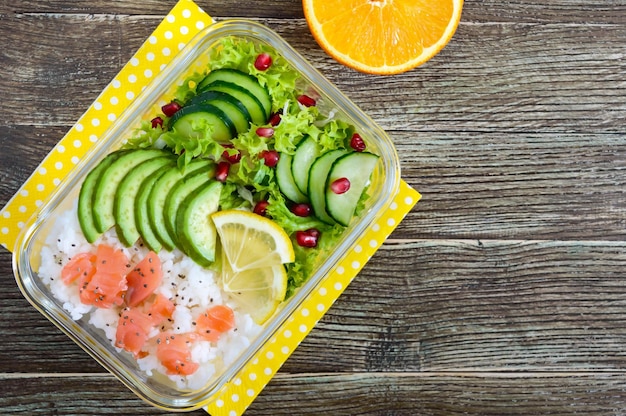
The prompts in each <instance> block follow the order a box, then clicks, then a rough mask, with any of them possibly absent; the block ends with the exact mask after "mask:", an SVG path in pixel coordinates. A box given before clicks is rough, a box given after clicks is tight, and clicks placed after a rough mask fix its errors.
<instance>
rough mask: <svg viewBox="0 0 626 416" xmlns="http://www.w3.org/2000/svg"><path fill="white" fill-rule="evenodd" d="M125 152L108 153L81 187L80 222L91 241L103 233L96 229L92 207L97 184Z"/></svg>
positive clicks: (79, 195) (79, 199)
mask: <svg viewBox="0 0 626 416" xmlns="http://www.w3.org/2000/svg"><path fill="white" fill-rule="evenodd" d="M124 153H126V151H123V150H118V151H116V152H113V153H110V154H108V155H107V156H106V157H105V158H104V159H102V160H101V161H100V162H99V163H98V164H97V165H96V167H95V168H93V169H92V170H91V171H90V172H89V173H88V174H87V177H86V178H85V180H84V181H83V184H82V185H81V187H80V192H79V194H78V222H79V224H80V228H81V230H82V231H83V235H84V236H85V238H86V239H87V241H88V242H90V243H93V242H95V241H96V240H97V239H98V237H100V235H101V234H102V233H101V232H99V231H98V230H97V229H96V224H95V223H94V217H93V209H92V208H93V205H92V199H93V194H94V193H95V189H96V184H97V182H98V179H99V178H100V175H101V174H102V172H103V171H104V170H105V169H106V168H107V167H109V166H110V165H111V164H112V163H113V162H114V161H115V160H116V159H117V158H118V157H120V156H121V155H123V154H124Z"/></svg>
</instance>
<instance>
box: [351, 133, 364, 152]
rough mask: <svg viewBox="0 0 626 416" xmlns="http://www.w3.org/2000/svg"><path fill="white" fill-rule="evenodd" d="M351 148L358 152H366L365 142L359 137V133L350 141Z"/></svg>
mask: <svg viewBox="0 0 626 416" xmlns="http://www.w3.org/2000/svg"><path fill="white" fill-rule="evenodd" d="M350 147H351V148H353V149H354V150H356V151H357V152H362V151H363V150H365V142H364V141H363V138H362V137H361V136H360V135H359V133H354V134H353V135H352V138H351V139H350Z"/></svg>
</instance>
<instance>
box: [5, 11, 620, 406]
mask: <svg viewBox="0 0 626 416" xmlns="http://www.w3.org/2000/svg"><path fill="white" fill-rule="evenodd" d="M174 3H175V1H174V0H167V1H163V0H158V1H157V0H142V1H130V0H129V1H123V2H122V1H98V0H90V1H85V0H78V1H70V0H66V1H64V0H52V1H47V2H39V1H30V0H23V1H12V2H9V1H4V2H2V4H0V39H2V43H3V46H2V49H1V50H0V97H1V99H2V105H1V106H0V109H1V111H2V117H1V121H0V123H1V126H2V132H1V133H0V149H1V151H0V205H4V204H5V203H6V202H7V201H8V200H9V198H10V197H11V196H12V195H13V194H14V193H15V192H16V191H17V190H18V188H19V186H20V185H21V184H22V183H23V182H24V181H25V180H26V178H27V177H28V176H29V175H30V173H31V172H32V171H33V170H34V169H35V167H36V166H37V165H38V164H39V162H40V161H41V160H42V159H43V157H44V156H45V155H46V154H47V153H48V152H49V151H50V149H52V147H53V146H54V145H55V143H56V142H57V141H58V140H59V139H60V138H61V137H62V136H63V135H64V134H65V133H66V131H67V130H68V129H69V128H70V126H71V125H72V124H73V123H74V122H75V121H76V120H77V119H78V117H79V116H80V115H81V114H82V112H83V111H84V110H85V109H86V108H87V106H88V105H89V104H90V103H91V102H92V101H93V100H94V99H95V97H96V96H97V95H98V94H99V92H100V91H101V90H102V88H104V87H105V86H106V85H107V83H108V82H109V81H110V80H111V79H112V77H113V76H114V75H115V74H116V73H117V72H118V71H119V69H120V68H121V66H122V65H123V64H124V63H125V62H126V61H127V60H128V59H129V58H130V57H131V55H132V54H133V52H134V51H135V50H136V49H137V48H138V47H139V46H140V44H141V43H142V42H143V40H144V39H145V38H146V37H147V36H148V35H149V34H150V33H151V31H152V30H153V29H154V28H155V27H156V25H157V24H158V23H159V21H160V20H161V19H162V18H163V17H164V15H165V14H166V13H167V12H168V11H169V9H170V8H171V7H172V6H173V5H174ZM241 3H242V2H239V1H224V0H221V1H220V0H215V1H199V4H200V5H201V6H202V7H203V8H204V9H205V10H206V11H207V12H209V13H210V14H211V15H213V16H215V17H218V18H227V17H245V18H249V19H252V20H256V21H260V22H262V23H265V24H267V25H268V26H270V27H271V28H273V29H275V30H277V31H278V32H279V33H280V34H281V35H283V36H284V37H285V38H286V39H287V40H288V41H289V42H291V43H292V44H293V45H294V46H295V47H296V48H297V49H299V50H300V51H301V52H302V53H303V54H304V55H305V56H306V57H307V58H309V59H310V60H311V62H312V63H313V65H314V66H315V67H317V68H318V69H319V70H320V71H321V72H322V73H324V74H325V75H326V76H327V77H328V78H329V79H330V80H331V81H333V82H334V83H335V84H337V85H338V86H339V88H340V89H342V90H343V91H345V92H346V94H347V95H348V96H349V97H350V98H352V99H353V100H354V101H355V102H356V103H357V104H358V105H360V106H361V107H362V108H363V109H364V110H365V112H367V113H368V114H370V115H371V116H372V117H373V118H374V119H375V120H376V121H377V122H378V123H380V124H381V125H382V127H383V128H385V129H386V130H387V131H388V132H389V133H390V134H391V135H392V137H393V139H394V141H395V143H396V146H397V149H398V152H399V155H400V160H401V165H402V175H403V177H404V179H405V180H406V181H407V182H408V183H409V184H411V185H413V186H414V187H416V188H417V189H419V190H420V191H421V192H422V193H423V196H424V197H423V200H422V202H420V203H419V204H418V205H417V206H416V208H415V209H414V210H413V211H412V212H411V213H410V214H409V215H408V217H407V218H406V220H405V221H404V222H403V223H402V224H401V225H400V226H399V227H398V229H397V230H396V231H395V232H394V233H393V235H392V236H391V238H390V239H389V240H388V241H387V243H385V244H384V246H383V247H382V249H381V250H380V251H379V252H378V253H377V254H376V255H375V256H374V258H373V259H372V260H371V262H370V263H369V264H368V265H367V266H366V267H365V269H364V270H363V272H362V273H361V274H360V275H359V276H358V277H357V279H356V280H355V281H354V282H353V284H352V285H351V286H350V287H349V288H348V289H347V290H346V292H345V293H344V295H343V296H342V297H341V298H340V299H339V301H338V302H337V303H336V304H335V305H334V306H333V307H332V308H331V310H330V312H329V313H328V314H327V315H326V316H325V317H324V319H323V320H322V321H321V322H320V323H319V325H318V326H317V327H316V328H315V329H314V330H313V331H312V333H311V334H310V336H309V337H308V338H307V339H306V340H305V341H304V342H303V343H302V344H301V346H300V347H299V348H298V349H297V350H296V352H295V353H294V354H293V355H292V357H291V358H290V359H289V360H288V361H287V362H286V364H285V365H284V366H283V368H282V369H281V371H280V372H279V373H278V375H277V376H276V377H275V379H274V380H273V381H272V382H271V383H270V384H269V385H268V386H267V388H266V389H265V390H264V391H263V393H262V394H261V395H260V397H259V398H258V399H257V400H256V401H255V402H254V403H253V405H252V406H251V407H250V409H249V412H248V414H250V415H257V414H258V415H261V414H264V415H278V414H285V415H294V414H298V415H299V414H315V415H318V414H332V415H335V414H350V415H351V414H380V415H382V414H386V415H411V414H428V415H450V414H490V415H503V414H550V415H556V414H573V413H578V414H584V415H601V414H602V415H606V414H614V415H621V414H624V412H625V411H626V281H625V280H624V278H625V277H626V243H625V242H624V240H625V238H626V136H625V127H624V122H625V120H626V55H625V54H626V3H624V1H623V0H604V1H601V0H522V1H507V0H504V1H502V0H483V1H478V0H476V1H472V0H469V1H467V3H466V4H465V9H464V12H463V18H462V22H461V24H460V26H459V28H458V31H457V33H456V35H455V36H454V38H453V40H452V42H451V43H450V44H449V45H448V46H447V47H446V48H445V49H444V50H443V51H442V52H441V53H440V54H439V55H438V56H436V57H435V58H434V59H432V60H431V61H429V62H428V63H426V64H425V65H423V66H422V67H420V68H418V69H416V70H413V71H411V72H409V73H406V74H403V75H398V76H393V77H375V76H369V75H365V74H360V73H356V72H354V71H352V70H349V69H347V68H345V67H342V66H341V65H339V64H337V63H336V62H334V61H333V60H332V59H330V58H329V57H328V56H327V55H326V54H325V53H324V52H323V51H322V50H321V49H320V48H319V47H318V46H317V44H316V43H315V41H314V40H313V38H312V37H311V35H310V33H309V31H308V28H307V26H306V22H305V21H304V19H303V13H302V9H301V4H300V2H299V1H297V0H291V1H289V0H271V1H265V2H253V1H250V2H246V5H245V6H242V4H241ZM0 277H1V278H0V413H2V414H7V415H34V414H42V415H70V414H72V415H73V414H83V415H96V414H97V415H105V414H107V415H122V414H123V415H155V414H161V413H162V412H160V411H159V410H156V409H154V408H152V407H150V406H148V405H147V404H145V403H144V402H142V401H141V400H139V399H137V398H136V397H135V396H134V395H133V394H132V393H131V392H130V391H128V390H127V389H126V387H124V386H123V385H122V384H121V383H119V382H118V381H117V380H116V379H115V378H113V377H112V376H111V375H109V374H108V373H106V372H105V371H104V370H103V369H102V368H101V367H99V365H98V364H96V363H95V362H94V361H93V360H92V359H91V358H89V357H88V356H87V354H86V353H84V352H83V351H82V350H81V349H80V348H79V347H77V346H76V345H74V344H73V343H72V342H71V341H70V340H69V339H67V338H66V337H65V335H63V334H62V333H61V332H60V331H59V330H57V329H56V328H55V327H54V326H53V325H52V324H51V323H49V322H48V321H47V320H45V319H44V318H43V317H41V316H40V315H39V313H38V312H36V311H35V310H34V309H33V308H32V307H31V306H30V305H29V304H28V303H27V302H26V300H24V299H23V297H22V296H21V294H20V293H19V291H18V289H17V286H16V284H15V282H14V280H13V277H12V271H11V256H10V254H9V253H8V252H7V251H6V250H4V249H0ZM193 414H197V415H201V414H204V412H202V411H197V412H194V413H193Z"/></svg>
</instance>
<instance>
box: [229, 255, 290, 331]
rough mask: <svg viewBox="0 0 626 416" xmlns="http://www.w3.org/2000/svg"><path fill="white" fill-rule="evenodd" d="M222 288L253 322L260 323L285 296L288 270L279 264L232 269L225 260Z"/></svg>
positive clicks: (269, 315) (274, 309)
mask: <svg viewBox="0 0 626 416" xmlns="http://www.w3.org/2000/svg"><path fill="white" fill-rule="evenodd" d="M224 257H225V256H224ZM224 260H226V259H224ZM222 287H223V289H224V292H226V293H228V295H229V296H230V298H231V299H232V300H233V301H234V302H236V303H237V305H238V306H239V309H240V311H241V312H243V313H247V314H249V315H250V316H251V317H252V319H253V320H254V322H256V323H257V324H259V325H262V324H263V323H264V322H265V321H267V320H268V319H269V317H271V316H272V315H273V314H274V312H275V311H276V309H277V308H278V306H279V305H280V303H281V302H282V301H283V300H284V299H285V295H286V293H287V272H286V271H285V267H284V266H283V265H282V264H280V265H277V266H269V267H262V268H257V269H247V270H242V271H240V272H234V271H233V270H232V269H231V267H230V265H229V264H228V262H227V261H225V262H224V264H223V266H222Z"/></svg>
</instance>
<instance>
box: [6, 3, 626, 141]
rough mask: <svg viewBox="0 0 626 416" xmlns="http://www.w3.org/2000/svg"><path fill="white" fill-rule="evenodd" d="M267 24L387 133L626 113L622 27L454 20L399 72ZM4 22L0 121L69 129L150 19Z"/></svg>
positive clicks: (613, 127)
mask: <svg viewBox="0 0 626 416" xmlns="http://www.w3.org/2000/svg"><path fill="white" fill-rule="evenodd" d="M86 19H89V21H88V23H89V24H85V22H86ZM263 21H264V22H265V23H267V24H268V25H269V26H270V27H272V28H275V29H276V30H278V31H279V33H281V34H283V35H285V37H286V38H287V40H288V41H292V43H293V44H294V46H295V47H296V48H297V49H298V50H300V51H302V52H303V53H304V54H305V55H306V56H307V57H308V58H310V59H311V61H312V63H313V64H314V65H315V66H316V67H318V68H319V69H320V70H321V71H322V72H323V73H325V74H326V75H327V76H328V77H329V78H330V79H331V80H332V81H334V82H335V83H336V84H337V85H338V86H339V87H341V88H342V89H345V90H348V91H350V92H349V95H350V97H351V98H353V99H354V100H355V101H356V102H357V103H358V104H359V105H360V106H361V107H362V108H363V109H364V110H365V111H366V112H367V113H368V114H370V115H371V116H372V117H373V118H374V120H376V121H377V122H379V123H380V124H381V125H382V126H383V127H384V128H386V129H389V130H399V131H412V132H423V131H443V132H451V131H453V132H484V131H492V130H497V131H502V132H506V133H533V132H535V133H536V132H547V131H549V132H561V133H576V132H583V133H584V132H590V131H594V132H607V133H619V132H620V131H621V124H620V122H619V121H620V120H622V119H623V118H624V116H625V113H626V107H624V104H623V96H624V95H623V94H624V93H623V91H624V86H625V85H626V84H625V82H626V81H625V79H626V78H625V74H626V68H625V67H624V60H623V59H622V57H623V48H622V46H623V44H624V43H626V30H624V26H617V27H611V28H610V30H608V28H607V27H606V26H593V25H580V26H577V27H576V30H572V28H571V27H570V26H568V25H540V24H536V25H535V24H533V25H528V24H493V25H461V27H460V28H459V32H458V33H457V36H455V38H454V39H453V41H452V42H451V43H450V45H448V46H447V47H446V48H445V49H444V50H443V51H442V52H441V53H440V54H439V55H438V56H437V57H435V58H433V60H431V61H429V62H428V63H427V64H425V65H424V66H423V67H421V68H419V69H417V70H415V71H410V72H409V73H406V74H403V75H399V76H395V77H375V76H370V75H365V74H359V73H356V72H355V71H352V70H348V69H346V68H345V67H342V66H341V65H339V64H337V63H335V62H334V61H333V60H331V59H330V58H329V57H328V56H326V55H325V54H324V53H323V52H322V51H321V49H320V48H319V47H317V46H316V44H315V42H314V40H313V39H312V37H311V36H310V34H308V35H303V34H302V33H303V31H304V32H306V31H307V28H306V24H305V23H304V22H303V21H302V20H295V21H286V20H282V19H278V20H277V19H264V20H263ZM7 24H8V25H9V26H10V27H9V29H8V30H7V34H8V36H9V39H8V43H7V44H9V45H12V47H11V48H10V49H8V50H7V51H5V52H4V54H5V61H6V63H5V69H4V70H6V71H7V73H10V74H17V75H18V76H13V77H9V78H7V79H4V80H3V82H2V83H1V84H0V93H2V94H3V96H5V97H7V98H6V99H7V100H8V102H7V104H8V105H7V111H8V115H9V116H11V117H9V118H6V119H4V121H3V123H4V124H6V123H9V121H7V120H15V119H19V120H20V123H26V124H65V125H68V126H69V125H71V124H72V123H73V122H74V121H75V120H76V119H77V118H78V116H79V115H80V114H81V113H82V111H83V110H84V109H85V108H86V106H87V105H88V104H89V103H90V102H91V101H92V100H93V99H94V98H95V97H96V96H97V94H98V93H99V92H100V91H101V89H102V88H103V87H104V86H105V85H106V83H108V81H109V80H110V79H111V78H112V77H113V76H114V75H115V73H116V72H117V71H118V70H119V68H120V67H121V65H122V64H123V62H125V61H126V60H127V59H128V58H129V57H130V56H131V55H132V53H133V51H134V50H136V48H137V47H138V46H139V45H140V44H141V42H142V41H143V40H144V39H145V37H146V36H147V35H148V34H149V32H150V31H151V30H152V28H153V26H154V25H156V20H154V19H141V18H138V17H127V16H115V17H98V18H95V19H94V18H90V17H85V16H64V17H63V18H60V17H54V18H51V17H49V16H46V15H43V16H30V15H29V16H24V17H23V18H21V19H11V20H8V21H7ZM18 33H19V35H18ZM42 39H49V40H47V41H45V42H46V46H47V47H46V48H45V49H43V52H42V53H40V54H32V55H28V56H24V54H22V53H21V51H23V50H28V48H29V47H32V45H33V44H35V43H38V42H40V41H42ZM68 45H69V46H68ZM416 86H419V89H416ZM415 91H419V94H416V93H415ZM374 97H375V99H374ZM574 97H577V99H576V101H575V102H574V101H573V98H574ZM24 100H35V102H37V109H36V110H35V111H31V112H29V113H27V114H22V113H21V112H20V108H22V107H23V106H21V105H20V102H23V101H24ZM59 109H63V111H59Z"/></svg>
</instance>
